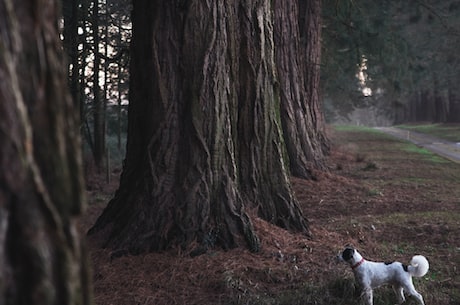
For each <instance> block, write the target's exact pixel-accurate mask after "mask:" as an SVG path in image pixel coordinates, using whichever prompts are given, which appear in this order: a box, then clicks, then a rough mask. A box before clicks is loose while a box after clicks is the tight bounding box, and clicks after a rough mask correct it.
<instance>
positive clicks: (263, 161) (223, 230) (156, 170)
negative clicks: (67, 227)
mask: <svg viewBox="0 0 460 305" xmlns="http://www.w3.org/2000/svg"><path fill="white" fill-rule="evenodd" d="M274 47H275V46H274V42H273V14H272V7H271V1H269V0H265V1H258V2H254V1H248V0H244V1H243V0H242V1H208V2H206V1H194V2H176V1H159V0H158V1H151V0H138V1H134V7H133V39H132V49H131V50H132V53H131V67H130V70H131V79H130V104H129V120H128V143H127V156H126V160H125V166H124V168H123V173H122V177H121V182H120V187H119V189H118V191H117V193H116V196H115V198H114V199H112V200H111V202H110V203H109V205H108V206H107V208H106V209H105V210H104V212H103V214H102V215H101V216H100V217H99V219H98V220H97V222H96V224H95V225H94V227H93V228H92V230H91V231H90V233H96V232H100V234H103V233H105V234H106V238H107V245H109V246H111V247H113V248H115V249H120V250H127V251H130V252H134V253H137V252H141V251H149V250H161V249H165V248H168V247H172V246H175V245H180V246H182V247H189V246H190V245H192V244H194V243H195V242H198V243H200V244H201V248H202V249H206V248H207V247H209V246H215V245H219V246H222V247H224V248H231V247H235V246H238V245H241V244H242V243H243V241H246V244H247V245H248V247H249V248H250V249H252V250H254V251H256V250H258V248H259V240H258V237H257V236H256V233H255V232H254V229H253V226H252V222H251V218H250V216H251V213H249V211H250V210H251V209H254V210H255V211H257V213H258V214H259V215H260V216H261V217H263V218H264V219H266V220H268V221H270V222H272V223H275V224H277V225H280V226H282V227H285V228H288V229H294V230H298V231H301V232H305V233H307V232H308V227H307V222H306V220H305V218H304V217H303V215H302V213H301V211H300V209H299V207H298V204H297V201H296V199H295V198H294V196H293V193H292V190H291V186H290V182H289V179H288V170H287V168H286V164H285V162H286V161H285V160H284V155H283V150H284V146H283V140H282V131H281V121H280V116H279V107H280V104H279V103H280V100H279V88H278V84H277V82H278V81H277V75H276V65H275V55H274ZM103 229H104V230H103Z"/></svg>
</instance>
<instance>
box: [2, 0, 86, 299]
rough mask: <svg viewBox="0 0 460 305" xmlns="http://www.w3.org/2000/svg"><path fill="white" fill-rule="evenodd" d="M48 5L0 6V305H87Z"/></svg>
mask: <svg viewBox="0 0 460 305" xmlns="http://www.w3.org/2000/svg"><path fill="white" fill-rule="evenodd" d="M60 12H61V11H60V10H59V9H58V6H57V4H56V1H45V2H44V1H18V0H15V1H12V0H1V1H0V145H1V150H0V168H1V169H2V170H1V171H0V270H1V272H0V304H15V305H16V304H24V305H25V304H27V305H29V304H53V305H58V304H90V303H91V300H90V296H91V293H90V288H89V287H90V285H89V272H88V261H87V255H86V252H85V250H84V246H83V244H82V241H81V240H80V237H79V236H78V235H79V234H78V233H77V224H76V216H78V215H79V214H80V213H81V210H82V206H83V204H84V202H85V198H84V189H83V181H82V171H81V156H80V145H79V133H78V126H77V124H76V122H77V118H76V114H78V112H76V111H75V108H74V105H73V103H72V100H71V98H70V95H69V94H68V91H67V88H68V86H67V82H66V80H67V77H66V73H65V69H64V68H65V64H64V60H63V56H62V54H61V49H62V46H61V42H60V40H59V33H58V30H57V24H58V17H59V15H60Z"/></svg>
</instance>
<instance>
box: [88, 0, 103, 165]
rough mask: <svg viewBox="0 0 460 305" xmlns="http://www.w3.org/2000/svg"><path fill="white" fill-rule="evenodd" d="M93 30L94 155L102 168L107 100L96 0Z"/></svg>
mask: <svg viewBox="0 0 460 305" xmlns="http://www.w3.org/2000/svg"><path fill="white" fill-rule="evenodd" d="M91 23H92V30H93V43H94V45H93V48H94V50H93V56H94V67H93V98H94V99H93V144H94V149H93V156H94V163H95V164H96V167H97V168H98V169H101V168H102V165H103V162H104V154H105V100H104V99H103V98H102V97H101V86H100V84H99V77H100V76H99V71H100V68H101V54H100V53H99V44H100V43H99V42H100V36H99V1H98V0H95V1H94V3H93V11H92V18H91Z"/></svg>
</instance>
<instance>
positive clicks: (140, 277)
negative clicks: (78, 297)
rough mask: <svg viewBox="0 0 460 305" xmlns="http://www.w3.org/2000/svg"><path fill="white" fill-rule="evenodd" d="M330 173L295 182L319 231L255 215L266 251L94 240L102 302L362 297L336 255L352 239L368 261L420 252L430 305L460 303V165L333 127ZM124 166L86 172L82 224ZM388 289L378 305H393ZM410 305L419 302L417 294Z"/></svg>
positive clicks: (404, 258) (344, 300) (372, 133)
mask: <svg viewBox="0 0 460 305" xmlns="http://www.w3.org/2000/svg"><path fill="white" fill-rule="evenodd" d="M330 138H331V139H332V143H333V145H332V152H331V156H330V158H329V161H328V162H329V166H330V171H329V172H328V173H317V176H316V178H317V179H316V181H306V180H302V179H297V178H293V179H292V182H293V188H294V190H295V192H296V195H297V198H298V201H299V203H300V205H301V207H302V209H303V210H304V213H305V216H306V217H307V218H308V220H309V224H310V228H311V232H312V237H310V238H307V237H306V236H303V235H300V234H293V233H290V232H287V231H285V230H283V229H280V228H278V227H275V226H273V225H271V224H268V223H267V222H265V221H263V220H260V219H258V218H256V219H255V220H254V225H255V227H256V229H257V230H258V232H259V237H260V238H261V241H262V249H261V251H260V252H259V253H251V252H249V251H248V250H246V249H242V248H237V249H233V250H230V251H223V250H219V249H215V250H212V251H208V252H207V253H206V254H203V255H201V256H198V257H195V258H191V257H190V256H189V255H187V254H186V253H178V252H177V251H169V252H164V253H151V254H145V255H139V256H125V257H121V258H116V259H113V260H112V259H111V252H110V249H102V248H101V244H100V242H99V241H97V240H94V239H93V238H88V244H89V252H90V256H91V259H92V262H93V281H94V295H95V303H96V305H131V304H132V305H138V304H142V305H144V304H149V305H153V304H187V305H192V304H200V305H208V304H209V305H210V304H213V305H219V304H229V305H230V304H235V305H236V304H270V305H275V304H279V305H284V304H285V305H288V304H289V305H295V304H320V305H321V304H324V305H326V304H328V305H331V304H343V305H345V304H347V305H354V304H359V301H358V299H359V293H357V289H355V285H354V281H353V276H352V273H351V270H350V268H349V267H348V266H347V265H345V264H337V263H336V262H335V256H336V255H337V254H338V253H339V251H340V250H341V249H342V248H343V246H344V245H346V244H353V245H354V246H356V247H357V248H358V249H359V250H360V252H361V253H362V254H363V256H365V257H366V258H368V259H371V260H377V261H380V260H381V261H391V260H398V261H401V262H403V263H408V262H409V261H410V259H411V258H412V256H413V255H415V254H423V255H425V256H426V257H427V258H428V260H429V261H430V271H429V272H428V274H427V275H426V276H425V277H423V278H419V279H414V283H415V286H416V289H417V290H418V291H419V292H420V293H421V294H422V295H423V297H424V299H425V302H426V304H436V305H454V304H460V270H459V268H460V185H459V184H460V183H459V182H460V164H458V163H454V162H451V161H448V160H446V159H443V158H441V157H438V156H436V155H434V154H432V153H430V152H429V151H427V150H426V149H423V148H420V147H418V146H416V145H414V144H410V143H408V142H405V141H403V140H398V139H396V138H393V137H391V136H389V135H386V134H384V133H382V132H379V131H376V130H374V129H370V128H358V127H344V126H342V127H334V128H331V131H330ZM119 174H120V172H119V170H118V171H115V172H114V173H113V177H114V179H112V182H111V183H109V184H106V183H105V181H104V180H105V177H104V178H102V177H101V178H99V177H97V176H94V175H93V176H90V177H88V179H87V183H88V199H89V207H88V209H87V212H86V215H85V217H83V219H82V224H81V225H82V230H83V231H86V230H87V229H89V228H90V226H91V225H92V224H93V223H94V221H95V220H96V218H97V217H98V215H100V213H101V212H102V210H103V208H104V206H105V204H106V203H107V202H108V200H109V199H110V198H111V197H112V196H113V194H114V192H115V190H116V188H117V186H118V181H117V177H118V176H119ZM395 301H396V298H395V296H394V295H393V292H392V291H391V289H388V288H380V289H378V290H377V291H376V292H375V293H374V304H375V305H384V304H385V305H386V304H394V303H395ZM407 304H415V303H414V302H413V301H412V300H409V302H407Z"/></svg>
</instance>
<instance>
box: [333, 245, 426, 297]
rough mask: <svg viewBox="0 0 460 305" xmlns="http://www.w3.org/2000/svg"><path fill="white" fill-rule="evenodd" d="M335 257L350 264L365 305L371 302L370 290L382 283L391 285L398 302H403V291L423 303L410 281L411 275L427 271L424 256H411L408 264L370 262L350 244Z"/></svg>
mask: <svg viewBox="0 0 460 305" xmlns="http://www.w3.org/2000/svg"><path fill="white" fill-rule="evenodd" d="M337 259H338V260H339V261H343V262H346V263H348V264H350V266H351V269H352V270H353V273H354V275H355V279H356V281H357V282H358V284H359V285H360V286H361V288H362V289H363V296H364V298H365V302H366V304H367V305H372V304H373V301H372V299H373V297H372V290H373V289H374V288H377V287H379V286H382V285H384V284H390V285H392V286H393V289H394V290H395V292H396V296H397V298H398V302H399V303H398V304H402V303H404V301H405V297H404V292H405V293H406V294H407V295H412V296H414V297H415V298H416V299H417V300H418V302H419V304H421V305H424V304H425V303H424V302H423V297H422V295H421V294H420V293H418V292H417V291H416V290H415V288H414V284H413V283H412V276H415V277H422V276H424V275H425V274H426V273H427V272H428V269H429V264H428V260H427V259H426V258H425V257H424V256H422V255H416V256H414V257H412V260H411V262H410V265H409V266H407V265H404V264H402V263H400V262H391V263H384V262H371V261H367V260H365V259H364V258H363V257H362V256H361V254H359V252H358V251H357V250H356V249H354V248H353V247H352V246H347V247H346V248H345V249H344V250H343V251H342V253H340V254H339V255H338V256H337Z"/></svg>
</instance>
